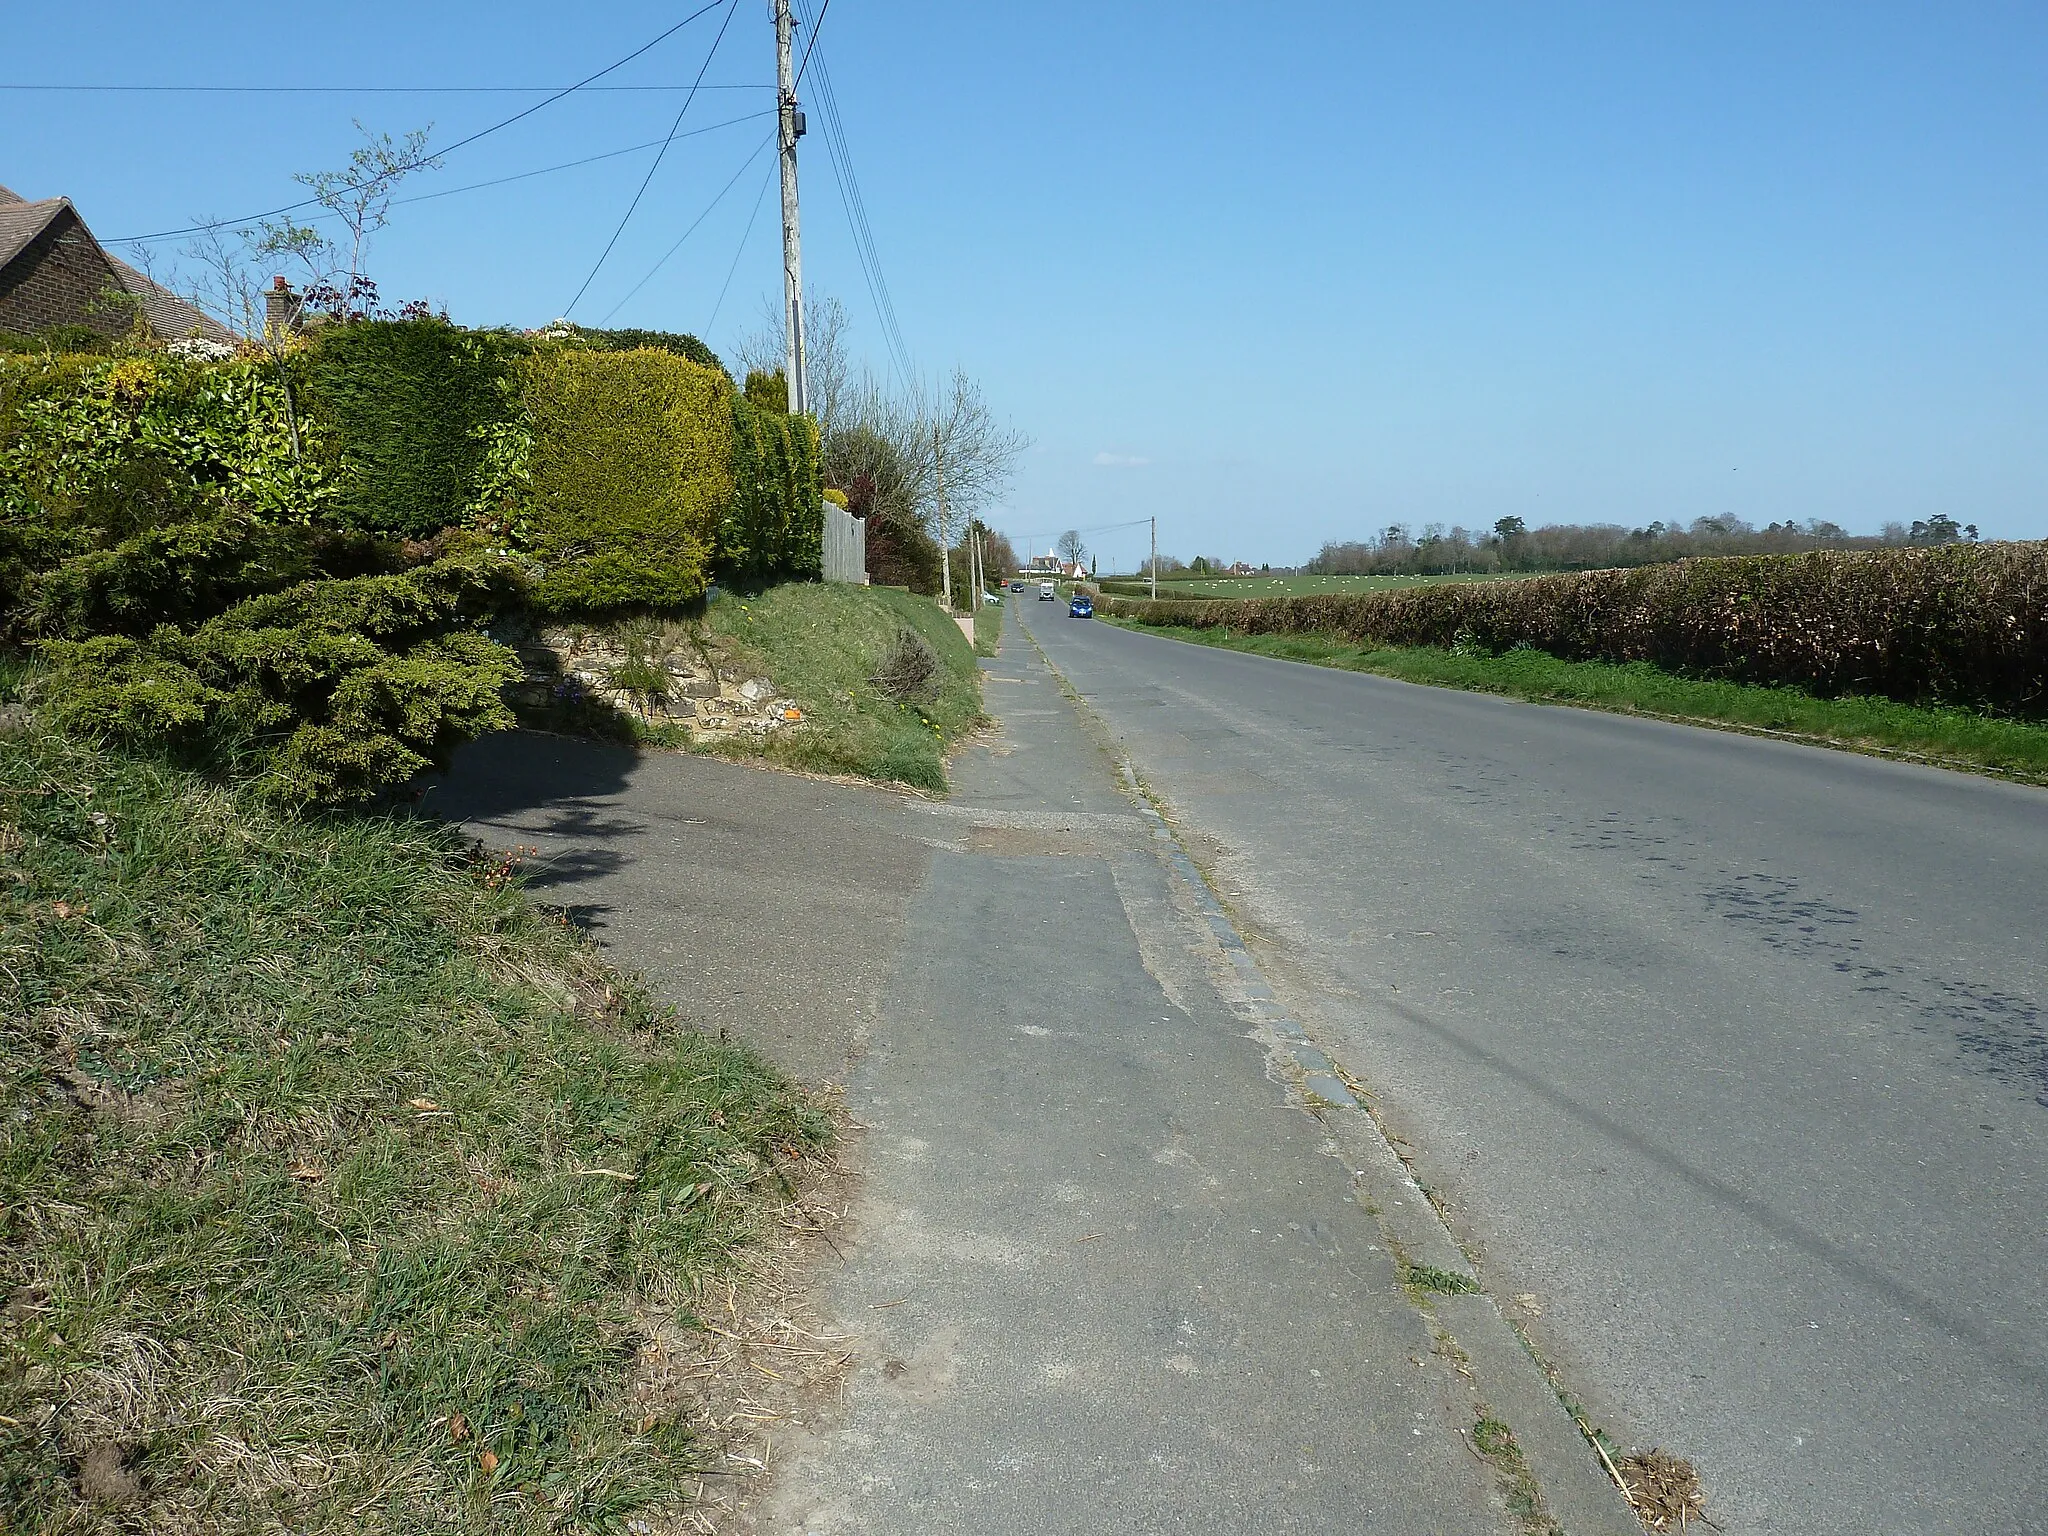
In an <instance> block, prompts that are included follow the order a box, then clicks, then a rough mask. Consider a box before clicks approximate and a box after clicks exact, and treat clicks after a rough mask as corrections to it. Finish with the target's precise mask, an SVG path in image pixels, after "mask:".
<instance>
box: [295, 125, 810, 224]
mask: <svg viewBox="0 0 2048 1536" xmlns="http://www.w3.org/2000/svg"><path fill="white" fill-rule="evenodd" d="M774 115H775V109H774V108H773V107H769V108H767V109H766V110H765V111H761V112H748V113H746V114H744V115H743V116H740V117H729V118H727V119H726V120H725V121H724V122H722V123H711V124H708V125H707V126H705V127H703V128H692V129H691V130H690V131H689V132H688V133H679V134H677V135H676V137H677V138H679V139H697V138H702V137H703V136H704V135H705V134H707V133H717V132H718V131H719V130H720V129H722V128H734V127H737V126H738V125H739V124H741V123H754V122H759V121H760V120H761V119H762V118H764V117H773V116H774ZM659 143H661V140H660V139H649V140H647V141H646V142H645V143H644V144H628V145H627V146H626V147H625V148H624V149H608V150H606V151H605V152H604V153H603V154H601V155H585V156H584V157H583V158H582V159H581V160H564V161H563V162H562V163H561V164H560V165H544V166H542V167H540V168H539V169H538V170H533V171H517V172H515V173H514V174H512V175H510V176H493V177H492V178H491V179H490V180H489V181H472V182H469V183H466V184H465V185H463V186H459V187H443V188H441V189H440V190H439V191H437V192H421V193H419V194H417V195H415V196H413V197H394V198H393V199H392V200H391V206H392V207H394V208H402V207H404V206H406V205H407V204H409V203H431V202H432V201H433V200H434V199H435V198H437V197H453V196H455V195H456V194H457V193H458V192H480V191H483V190H484V189H485V188H487V187H502V186H504V185H505V184H506V183H507V182H512V181H529V180H531V179H532V178H533V177H535V176H549V175H552V174H553V173H554V172H556V171H573V170H575V169H576V168H577V167H578V166H584V165H595V164H597V163H598V162H599V161H600V160H616V159H618V158H619V156H621V155H632V154H638V153H639V152H640V151H641V150H643V149H653V148H654V147H655V146H656V145H657V144H659ZM339 217H340V215H339V214H331V213H315V214H309V215H308V218H309V219H312V220H316V221H317V220H320V219H330V218H339Z"/></svg>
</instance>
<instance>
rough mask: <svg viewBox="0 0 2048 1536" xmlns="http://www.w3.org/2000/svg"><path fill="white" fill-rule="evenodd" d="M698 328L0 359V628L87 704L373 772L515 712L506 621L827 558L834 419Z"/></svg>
mask: <svg viewBox="0 0 2048 1536" xmlns="http://www.w3.org/2000/svg"><path fill="white" fill-rule="evenodd" d="M687 350H688V349H686V348H684V349H669V348H634V349H629V350H624V351H613V350H603V349H599V348H594V347H592V346H590V345H588V344H585V343H581V342H576V341H569V342H564V343H560V344H553V345H548V344H542V345H536V344H534V343H532V342H530V341H528V340H526V339H525V338H521V337H513V336H507V335H501V334H496V333H474V332H463V331H458V330H456V329H455V328H454V327H452V326H449V325H447V324H446V323H444V322H440V321H432V320H426V321H401V322H374V323H366V324H360V325H349V326H345V327H335V328H332V329H330V330H328V331H325V332H323V333H321V334H320V335H319V336H318V337H317V339H315V340H314V341H313V342H312V343H311V344H310V345H309V346H306V347H294V348H293V349H292V350H291V351H290V352H289V353H288V354H287V355H286V356H285V357H283V358H279V357H276V356H273V355H270V354H266V353H262V352H254V351H252V352H250V353H249V354H248V355H246V356H243V357H239V358H236V359H232V360H229V361H226V362H218V363H209V362H202V361H195V360H181V359H178V358H174V357H170V356H167V355H164V354H160V353H147V352H142V351H137V350H134V349H129V350H125V351H119V352H116V353H115V354H112V355H109V356H104V357H100V356H94V357H80V356H72V357H65V356H52V355H43V356H0V639H5V640H8V641H12V642H13V643H15V644H17V645H30V646H34V647H37V648H39V649H40V651H41V654H42V655H43V656H44V657H45V658H46V660H47V662H48V663H49V666H48V668H47V670H46V673H45V675H44V677H43V678H42V679H41V680H40V682H39V683H38V685H37V686H38V688H39V690H40V697H41V699H42V703H43V706H44V707H46V708H47V709H48V711H49V712H50V713H51V715H52V717H53V718H54V719H55V720H57V721H58V722H60V723H62V724H63V725H64V726H65V727H66V728H68V729H72V730H76V731H80V732H84V733H87V734H90V735H94V736H104V737H118V738H121V739H123V740H127V741H131V742H136V743H148V744H153V745H156V746H165V747H171V748H175V749H178V750H180V751H183V752H186V753H188V754H190V755H192V756H194V757H196V758H198V759H200V760H203V761H205V762H207V763H210V764H211V765H212V766H214V767H215V768H217V769H219V770H221V771H223V772H226V773H228V774H230V775H236V776H253V777H255V778H256V779H258V780H259V781H260V782H261V783H262V784H263V786H264V788H265V790H266V792H268V793H269V794H271V795H273V796H274V797H276V798H278V799H280V800H284V801H288V802H292V803H327V802H334V801H345V800H360V799H364V798H368V797H370V796H373V795H376V794H378V793H380V792H382V791H384V790H387V789H389V788H391V787H392V786H394V785H396V784H399V783H402V782H403V781H405V780H406V779H408V778H410V777H411V776H412V775H413V774H414V773H416V772H418V771H420V770H421V769H423V768H426V767H430V766H433V765H434V764H436V763H438V762H440V761H441V760H443V759H444V758H445V756H446V754H447V752H448V751H449V750H450V749H451V748H452V747H453V746H454V745H455V744H456V743H458V742H460V741H462V740H466V739H468V738H469V737H471V736H474V735H476V734H477V733H479V732H482V731H485V730H490V729H493V728H496V727H498V726H500V725H503V724H506V723H508V719H509V717H508V716H507V715H506V714H505V711H504V709H503V707H502V706H501V705H500V703H499V702H498V694H499V690H500V689H501V688H502V687H503V686H504V684H505V683H506V682H507V681H509V680H510V679H512V678H513V677H515V676H516V675H517V672H518V669H517V667H516V665H515V664H514V662H513V659H512V657H511V655H510V653H509V652H507V651H505V650H503V649H502V648H501V647H498V646H496V645H494V644H492V643H491V642H490V641H488V640H486V639H485V638H484V637H483V635H482V632H481V629H482V625H483V624H484V623H485V622H486V621H487V620H488V619H489V618H490V617H492V616H493V615H495V614H498V613H500V612H502V611H504V610H505V609H507V608H517V607H532V608H536V609H540V610H542V611H546V612H550V613H576V614H594V613H604V612H616V611H618V610H621V609H636V608H673V607H676V606H678V605H681V604H685V603H688V602H691V601H692V600H694V599H697V598H699V597H701V596H702V595H703V593H704V591H705V589H706V587H707V585H708V584H709V582H710V580H711V577H712V574H713V572H714V570H718V571H721V572H724V573H727V574H729V575H731V576H732V577H734V578H735V579H737V580H743V581H747V582H766V581H771V580H780V579H787V578H790V577H798V578H801V577H815V576H816V575H817V574H818V569H819V563H820V557H821V554H822V538H823V530H822V528H821V526H820V525H821V515H820V497H821V493H822V487H821V486H820V484H819V472H818V451H817V433H816V428H815V426H814V425H813V424H812V423H811V422H810V421H809V420H807V419H802V418H796V419H792V418H790V417H788V416H785V415H782V414H780V413H767V412H761V411H758V410H756V409H754V408H753V407H750V406H747V405H746V404H744V402H742V401H741V400H740V398H739V395H738V392H737V391H736V390H735V389H734V388H733V385H732V382H731V380H730V379H728V378H727V377H726V375H725V374H724V373H723V371H721V370H720V369H719V368H717V367H716V366H715V360H714V362H713V363H711V364H704V363H699V362H694V361H692V360H690V358H688V357H687V356H685V355H683V352H684V351H687ZM736 471H737V482H736ZM458 551H468V554H467V555H466V556H464V557H462V558H452V557H453V556H454V555H455V554H456V552H458Z"/></svg>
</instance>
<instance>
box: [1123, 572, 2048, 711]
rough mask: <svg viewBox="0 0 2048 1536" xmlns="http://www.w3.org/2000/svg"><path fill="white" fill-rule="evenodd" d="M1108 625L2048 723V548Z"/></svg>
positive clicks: (1270, 604) (1267, 604)
mask: <svg viewBox="0 0 2048 1536" xmlns="http://www.w3.org/2000/svg"><path fill="white" fill-rule="evenodd" d="M1104 610H1105V611H1106V612H1108V613H1111V614H1113V615H1115V616H1118V617H1127V618H1134V619H1138V620H1140V621H1142V622H1145V623H1152V624H1174V625H1183V626H1186V627H1189V628H1196V629H1205V628H1215V627H1225V628H1229V629H1233V630H1236V631H1239V632H1241V633H1244V634H1304V633H1317V634H1332V635H1337V636H1340V637H1342V638H1344V639H1346V640H1351V641H1356V642H1360V643H1372V644H1379V645H1430V646H1441V647H1446V648H1451V647H1460V646H1464V647H1477V648H1481V649H1485V650H1489V651H1494V652H1500V651H1507V650H1511V649H1513V648H1515V647H1516V646H1523V645H1526V646H1533V647H1535V648H1536V649H1538V650H1542V651H1547V652H1549V653H1550V654H1551V655H1554V656H1560V657H1563V658H1564V659H1566V660H1569V661H1614V662H1635V661H1646V662H1650V663H1652V664H1654V665H1656V666H1660V667H1663V668H1666V669H1667V670H1670V671H1674V672H1684V673H1690V674H1693V675H1696V676H1702V677H1715V678H1726V679H1728V680H1729V681H1732V682H1742V683H1774V684H1789V685H1792V686H1794V687H1799V688H1805V689H1809V690H1811V691H1813V692H1815V693H1819V694H1823V695H1834V694H1844V693H1865V694H1878V695H1881V696H1883V697H1886V698H1892V699H1897V700H1900V701H1902V702H1905V703H1945V704H1958V705H1967V706H1971V707H1978V708H1985V707H1988V708H1993V709H2001V710H2007V711H2011V712H2014V713H2022V714H2041V713H2044V712H2048V543H2029V544H2018V543H2014V544H1983V545H1977V544H1960V545H1949V546H1946V547H1942V548H1935V549H1886V550H1873V551H1867V552H1866V551H1856V552H1844V551H1837V550H1820V551H1816V552H1814V553H1812V554H1803V555H1740V556H1724V557H1710V558H1705V559H1696V560H1681V561H1677V562H1674V563H1672V564H1668V565H1654V566H1643V567H1638V568H1635V569H1631V570H1611V571H1583V572H1575V573H1569V574H1562V575H1555V576H1535V577H1529V578H1527V579H1524V580H1518V581H1486V582H1469V583H1447V584H1442V585H1430V586H1422V587H1410V588H1407V589H1406V590H1402V591H1394V592H1372V593H1359V594H1342V593H1331V594H1321V595H1316V596H1308V597H1284V598H1243V599H1222V600H1218V601H1213V602H1187V601H1179V602H1164V601H1162V602H1158V603H1145V602H1130V601H1126V600H1123V599H1106V600H1105V602H1104Z"/></svg>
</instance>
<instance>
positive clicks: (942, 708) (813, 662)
mask: <svg viewBox="0 0 2048 1536" xmlns="http://www.w3.org/2000/svg"><path fill="white" fill-rule="evenodd" d="M706 622H707V624H708V625H709V627H710V629H711V631H712V632H713V634H715V635H716V636H717V637H718V639H719V641H720V642H721V643H722V644H723V645H725V646H726V647H727V648H728V649H729V650H731V651H732V652H734V653H735V654H737V655H739V656H741V657H743V658H746V659H747V660H749V661H752V662H756V663H758V664H759V668H760V670H761V671H763V672H765V673H766V674H767V675H768V676H769V677H772V678H774V679H775V683H776V686H777V687H779V688H781V689H782V690H783V691H784V692H786V693H787V694H789V696H790V697H792V698H794V699H795V700H796V701H797V703H798V705H799V706H801V707H802V709H803V712H804V717H805V723H804V725H803V726H802V727H800V728H798V729H795V730H788V731H780V732H777V733H776V734H775V735H773V736H771V737H769V738H767V739H766V741H765V742H743V743H735V744H733V745H732V746H730V747H723V746H722V747H721V748H720V750H725V751H731V752H735V753H739V754H744V755H759V756H766V757H767V758H769V759H770V760H771V761H777V762H782V763H786V764H788V765H789V766H790V767H793V768H803V769H808V770H810V771H812V772H817V773H845V774H855V775H858V776H861V777H864V778H871V779H887V780H894V781H895V782H897V783H902V784H909V785H912V786H914V787H915V788H918V789H926V790H933V791H943V790H944V789H945V788H946V751H947V749H948V748H949V747H950V746H952V744H953V743H954V742H956V741H958V740H959V739H960V737H961V736H963V735H964V734H966V733H967V732H968V731H970V730H972V729H973V728H974V727H975V726H977V725H979V724H980V723H981V720H982V712H981V668H980V667H979V665H978V664H977V663H976V661H975V658H974V652H973V650H972V649H970V648H969V646H968V643H967V637H966V636H965V635H963V634H962V633H961V632H960V626H959V625H958V624H956V623H954V622H953V620H952V619H951V618H950V617H948V616H947V615H946V613H945V612H944V611H943V610H942V609H941V608H940V607H939V605H938V604H937V603H935V602H933V601H932V600H931V599H930V598H925V597H918V596H916V595H915V594H913V593H910V592H903V591H899V590H897V589H895V588H893V587H855V586H846V585H841V584H838V583H824V582H792V583H790V584H788V585H786V586H780V587H770V588H769V589H768V590H767V591H765V592H762V593H760V594H759V595H757V596H746V597H743V596H738V595H726V596H721V597H719V598H718V599H716V600H715V601H714V602H713V603H712V604H711V606H710V610H709V613H708V615H707V619H706ZM906 629H908V630H911V631H913V632H915V633H916V634H918V635H921V636H922V637H923V638H924V640H925V641H926V643H927V644H929V645H930V646H931V648H932V650H933V651H935V652H936V653H937V655H938V660H939V667H938V671H937V674H936V676H935V678H934V687H933V689H932V691H931V693H930V696H929V697H928V698H925V699H921V700H913V701H907V702H899V701H897V700H894V699H891V698H889V697H888V696H887V695H886V694H884V693H883V692H882V690H881V689H879V688H877V687H876V686H875V684H874V683H873V682H872V681H871V679H872V678H873V676H874V674H875V672H876V669H877V668H879V667H880V666H881V664H882V661H883V659H884V658H885V657H886V656H887V655H888V654H889V652H890V651H891V649H892V648H893V647H894V646H895V645H896V643H897V639H898V637H899V636H900V635H901V634H902V632H903V631H904V630H906Z"/></svg>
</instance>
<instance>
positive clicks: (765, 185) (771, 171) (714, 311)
mask: <svg viewBox="0 0 2048 1536" xmlns="http://www.w3.org/2000/svg"><path fill="white" fill-rule="evenodd" d="M756 153H759V151H756ZM750 163H751V162H750ZM774 184H775V167H774V166H772V165H771V166H769V167H768V174H767V175H765V176H763V177H762V178H761V190H760V191H759V192H756V193H755V194H754V211H753V212H752V213H750V214H748V215H747V227H746V229H745V230H744V231H743V232H742V233H741V235H740V244H739V249H738V250H736V251H734V252H733V253H732V265H731V266H729V267H727V268H726V269H725V283H724V286H722V287H721V288H720V289H719V290H718V302H717V303H716V304H714V305H712V306H711V319H710V320H709V321H708V322H706V324H705V326H704V334H705V335H706V336H709V335H710V334H711V332H712V330H713V328H715V327H716V326H717V324H718V316H719V314H720V312H721V311H723V310H724V308H725V296H726V294H728V293H730V292H731V291H732V280H733V277H734V276H735V275H736V274H737V273H738V272H739V269H740V258H741V257H743V256H745V255H746V254H747V242H748V241H749V240H751V239H753V238H754V225H755V224H756V223H758V222H759V221H760V218H761V205H762V204H763V203H765V202H767V201H768V189H769V188H770V187H771V186H773V185H774ZM607 318H609V317H607Z"/></svg>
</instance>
